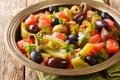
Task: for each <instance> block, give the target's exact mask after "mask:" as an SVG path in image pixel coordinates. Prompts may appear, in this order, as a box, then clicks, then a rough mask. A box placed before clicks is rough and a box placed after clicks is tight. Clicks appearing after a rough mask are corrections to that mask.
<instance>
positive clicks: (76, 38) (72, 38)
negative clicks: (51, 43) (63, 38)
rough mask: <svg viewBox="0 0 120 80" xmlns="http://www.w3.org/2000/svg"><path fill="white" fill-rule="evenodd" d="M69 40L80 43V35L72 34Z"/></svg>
mask: <svg viewBox="0 0 120 80" xmlns="http://www.w3.org/2000/svg"><path fill="white" fill-rule="evenodd" d="M68 39H70V40H72V41H75V42H77V41H78V35H76V34H70V35H69V36H68Z"/></svg>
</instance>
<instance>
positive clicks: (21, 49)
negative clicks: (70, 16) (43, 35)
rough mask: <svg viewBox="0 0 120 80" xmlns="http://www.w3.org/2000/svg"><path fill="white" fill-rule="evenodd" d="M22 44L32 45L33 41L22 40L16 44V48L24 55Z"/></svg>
mask: <svg viewBox="0 0 120 80" xmlns="http://www.w3.org/2000/svg"><path fill="white" fill-rule="evenodd" d="M24 42H28V43H33V40H31V39H22V40H20V41H18V42H17V46H18V48H19V49H20V51H21V52H22V53H23V54H25V53H26V50H25V48H24V47H23V43H24Z"/></svg>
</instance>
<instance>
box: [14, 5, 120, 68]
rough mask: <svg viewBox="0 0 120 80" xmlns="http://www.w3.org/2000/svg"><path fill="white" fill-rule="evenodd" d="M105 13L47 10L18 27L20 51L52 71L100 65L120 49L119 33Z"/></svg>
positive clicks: (60, 8)
mask: <svg viewBox="0 0 120 80" xmlns="http://www.w3.org/2000/svg"><path fill="white" fill-rule="evenodd" d="M115 26H116V25H115V23H114V20H113V18H112V17H111V16H110V15H109V14H108V13H106V12H101V11H98V10H95V9H93V8H91V7H89V6H88V5H87V4H86V3H81V4H80V5H73V6H71V7H66V6H50V7H49V8H47V9H45V11H44V12H40V13H38V14H30V15H29V16H28V17H27V18H26V19H25V20H24V21H23V22H21V26H20V35H21V39H20V40H19V41H17V42H16V44H17V46H18V48H19V50H20V51H21V52H22V53H23V54H24V55H25V56H26V57H28V58H29V59H31V60H32V61H34V62H36V63H38V64H41V65H45V66H49V67H54V68H67V69H79V68H84V67H88V66H92V65H96V64H98V63H101V62H103V61H105V60H107V59H108V58H110V57H111V56H112V55H114V54H116V53H117V51H118V50H119V48H120V44H119V41H120V32H119V30H117V28H116V27H115Z"/></svg>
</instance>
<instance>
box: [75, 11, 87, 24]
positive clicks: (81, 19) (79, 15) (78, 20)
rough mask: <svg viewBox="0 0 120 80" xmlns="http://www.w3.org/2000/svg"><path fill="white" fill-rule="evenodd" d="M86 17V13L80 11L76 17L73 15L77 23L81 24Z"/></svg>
mask: <svg viewBox="0 0 120 80" xmlns="http://www.w3.org/2000/svg"><path fill="white" fill-rule="evenodd" d="M85 19H86V15H85V13H79V14H76V15H75V16H74V17H73V20H74V21H76V22H77V23H79V24H82V22H83V21H84V20H85Z"/></svg>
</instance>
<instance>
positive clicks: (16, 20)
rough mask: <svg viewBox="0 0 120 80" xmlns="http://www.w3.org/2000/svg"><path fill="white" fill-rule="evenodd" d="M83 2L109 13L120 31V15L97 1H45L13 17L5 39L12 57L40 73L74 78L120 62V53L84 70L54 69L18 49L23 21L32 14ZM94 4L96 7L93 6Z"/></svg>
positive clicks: (94, 7)
mask: <svg viewBox="0 0 120 80" xmlns="http://www.w3.org/2000/svg"><path fill="white" fill-rule="evenodd" d="M81 2H86V3H87V4H88V5H89V6H91V7H92V8H93V10H98V11H104V12H107V13H108V14H109V15H111V16H112V17H113V20H114V22H115V24H116V28H117V29H119V30H120V15H119V14H118V12H117V11H116V10H114V9H112V8H111V7H109V6H107V5H105V4H102V3H99V2H95V1H88V0H87V1H84V0H74V1H73V0H64V1H63V0H61V1H60V0H51V1H50V0H48V1H43V2H40V3H37V4H35V5H32V6H30V7H28V8H26V9H24V10H22V11H21V12H19V13H18V14H17V15H16V16H14V17H13V19H12V20H11V23H10V24H9V27H8V29H7V31H6V34H5V38H6V41H5V42H6V45H7V47H8V50H9V51H10V53H11V55H12V56H13V57H14V58H15V59H17V60H18V61H19V62H22V63H23V64H25V65H27V66H29V67H31V68H34V69H36V70H38V71H43V72H45V73H52V74H57V75H65V76H74V75H85V74H90V73H94V72H98V71H101V70H104V69H106V68H108V67H110V66H112V65H113V64H115V63H116V62H118V61H119V58H120V51H118V52H117V54H115V55H113V56H112V57H110V58H109V59H107V60H106V61H104V62H102V63H99V64H97V65H94V66H90V67H86V68H82V69H71V70H70V69H58V68H52V67H47V66H42V65H40V64H37V63H34V62H33V61H31V60H30V59H28V58H27V57H25V56H24V55H23V54H22V53H21V52H20V51H19V49H18V48H17V45H16V41H18V40H20V39H21V36H20V24H21V22H22V21H24V20H25V19H26V18H27V17H28V16H29V15H30V14H36V13H39V12H44V11H46V10H48V7H49V6H50V5H55V6H60V5H62V6H67V7H70V6H72V5H74V4H77V5H79V4H80V3H81ZM93 4H94V5H93Z"/></svg>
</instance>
